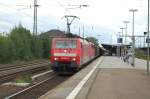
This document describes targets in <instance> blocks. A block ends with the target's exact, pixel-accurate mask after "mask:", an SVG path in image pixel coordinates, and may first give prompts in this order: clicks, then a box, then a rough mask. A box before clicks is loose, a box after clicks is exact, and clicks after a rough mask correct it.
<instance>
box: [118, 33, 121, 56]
mask: <svg viewBox="0 0 150 99" xmlns="http://www.w3.org/2000/svg"><path fill="white" fill-rule="evenodd" d="M120 34H121V32H118V38H119V39H118V40H120V37H121V35H120ZM118 43H120V41H119V42H118ZM120 52H121V46H120V44H119V46H118V48H117V53H118V56H121V53H120Z"/></svg>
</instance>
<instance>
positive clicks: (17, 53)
mask: <svg viewBox="0 0 150 99" xmlns="http://www.w3.org/2000/svg"><path fill="white" fill-rule="evenodd" d="M10 38H11V40H12V42H13V46H12V49H13V53H14V58H16V59H17V60H29V59H31V58H32V57H33V55H32V52H31V40H32V36H31V33H30V31H29V30H27V29H25V28H23V27H22V25H19V27H15V28H14V29H13V30H12V31H11V33H10Z"/></svg>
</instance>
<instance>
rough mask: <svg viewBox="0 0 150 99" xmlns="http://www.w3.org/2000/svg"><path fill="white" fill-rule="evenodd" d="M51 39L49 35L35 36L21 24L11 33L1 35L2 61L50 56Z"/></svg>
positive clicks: (0, 50)
mask: <svg viewBox="0 0 150 99" xmlns="http://www.w3.org/2000/svg"><path fill="white" fill-rule="evenodd" d="M50 46H51V40H50V38H49V37H48V36H46V35H42V36H35V35H32V34H31V33H30V31H29V30H28V29H26V28H24V27H23V26H22V25H21V24H20V25H19V26H18V27H14V28H13V29H12V31H11V32H10V34H9V35H7V36H0V63H8V62H11V61H16V60H21V61H22V60H23V61H24V60H25V61H28V60H32V59H37V58H48V57H49V51H50Z"/></svg>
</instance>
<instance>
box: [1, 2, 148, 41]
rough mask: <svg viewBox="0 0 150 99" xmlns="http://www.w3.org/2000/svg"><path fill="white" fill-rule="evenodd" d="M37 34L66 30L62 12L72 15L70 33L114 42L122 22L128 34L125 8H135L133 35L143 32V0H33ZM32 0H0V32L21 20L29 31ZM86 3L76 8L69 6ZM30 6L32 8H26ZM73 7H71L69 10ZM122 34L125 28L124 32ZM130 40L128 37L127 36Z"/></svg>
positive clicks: (144, 8) (31, 17) (144, 4)
mask: <svg viewBox="0 0 150 99" xmlns="http://www.w3.org/2000/svg"><path fill="white" fill-rule="evenodd" d="M37 1H38V4H39V5H40V7H39V8H38V33H39V34H40V33H41V32H45V31H48V30H50V29H60V30H63V31H66V30H67V29H66V19H65V18H64V16H65V15H75V16H78V17H79V18H80V19H76V20H74V22H73V23H72V25H71V32H72V33H74V34H79V28H80V32H81V33H80V34H82V32H83V26H84V30H85V37H87V36H94V37H96V38H97V39H99V41H100V42H103V43H112V42H114V43H115V42H116V39H117V36H116V34H117V33H118V32H121V29H120V28H121V27H125V24H124V23H123V21H130V23H129V24H128V33H127V34H128V35H131V34H132V13H131V12H129V9H133V8H134V9H138V12H136V13H135V35H143V32H144V31H147V30H146V29H147V0H37ZM33 2H34V0H0V32H9V31H11V29H12V28H13V27H14V26H17V25H18V24H19V23H21V24H22V25H23V26H24V27H26V28H28V29H30V30H31V31H32V28H33V6H32V5H33ZM83 4H86V5H89V6H88V7H82V8H77V6H69V5H83ZM30 6H32V7H30ZM69 8H73V9H69ZM124 33H125V31H124ZM128 40H129V41H130V39H128Z"/></svg>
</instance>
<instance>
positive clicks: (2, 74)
mask: <svg viewBox="0 0 150 99" xmlns="http://www.w3.org/2000/svg"><path fill="white" fill-rule="evenodd" d="M48 68H49V62H48V61H39V62H34V63H27V64H22V65H13V66H12V65H9V66H6V67H5V66H2V67H0V83H3V82H6V81H9V80H11V79H13V78H15V77H16V76H17V75H19V74H23V73H26V72H32V73H34V72H36V71H40V70H43V69H48Z"/></svg>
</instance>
